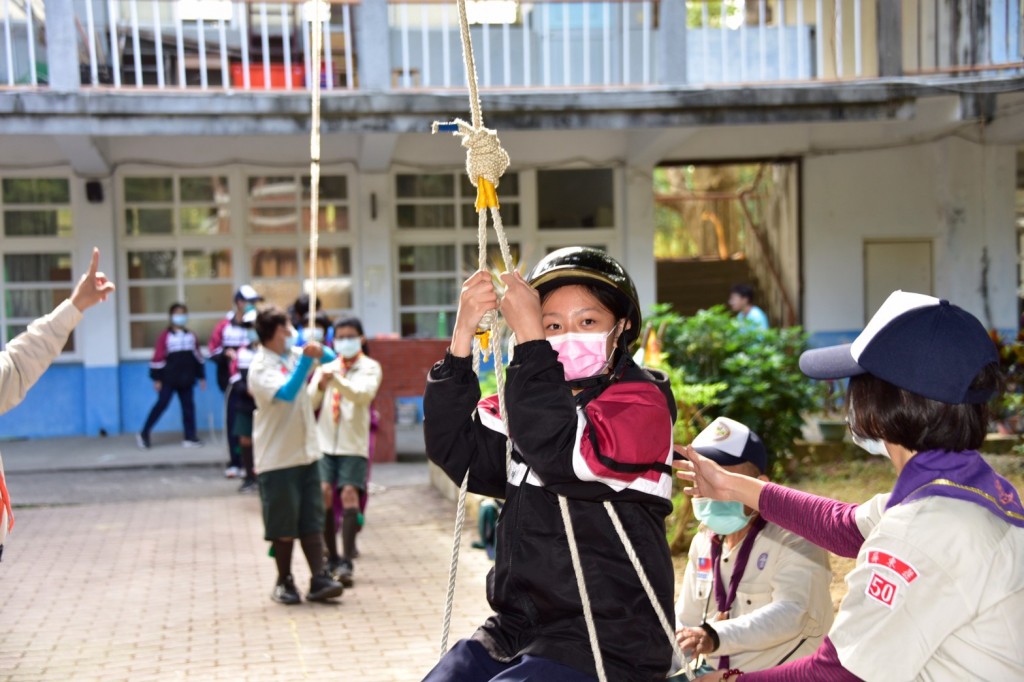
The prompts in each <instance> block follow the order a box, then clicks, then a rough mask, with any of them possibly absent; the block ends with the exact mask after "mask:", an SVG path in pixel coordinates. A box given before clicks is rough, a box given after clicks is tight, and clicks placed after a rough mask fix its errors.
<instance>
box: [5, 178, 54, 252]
mask: <svg viewBox="0 0 1024 682" xmlns="http://www.w3.org/2000/svg"><path fill="white" fill-rule="evenodd" d="M0 187H2V190H0V198H2V202H0V203H2V205H3V234H4V236H5V237H70V236H71V234H72V232H71V230H72V226H71V206H70V203H71V197H70V188H69V185H68V181H67V180H66V179H64V178H4V179H3V181H2V182H0Z"/></svg>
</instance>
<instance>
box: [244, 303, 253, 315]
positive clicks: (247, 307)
mask: <svg viewBox="0 0 1024 682" xmlns="http://www.w3.org/2000/svg"><path fill="white" fill-rule="evenodd" d="M253 310H256V306H255V305H253V304H252V303H249V304H248V305H246V306H245V312H247V313H251V312H252V311H253Z"/></svg>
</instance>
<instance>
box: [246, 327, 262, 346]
mask: <svg viewBox="0 0 1024 682" xmlns="http://www.w3.org/2000/svg"><path fill="white" fill-rule="evenodd" d="M246 336H248V337H249V343H258V342H259V340H260V335H259V334H257V333H256V330H255V329H249V330H247V331H246Z"/></svg>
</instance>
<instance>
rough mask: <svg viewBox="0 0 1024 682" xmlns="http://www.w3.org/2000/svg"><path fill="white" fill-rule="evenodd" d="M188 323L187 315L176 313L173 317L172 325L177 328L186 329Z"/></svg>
mask: <svg viewBox="0 0 1024 682" xmlns="http://www.w3.org/2000/svg"><path fill="white" fill-rule="evenodd" d="M187 323H188V315H186V314H185V313H175V314H174V315H171V324H173V325H174V326H175V327H184V326H185V325H186V324H187Z"/></svg>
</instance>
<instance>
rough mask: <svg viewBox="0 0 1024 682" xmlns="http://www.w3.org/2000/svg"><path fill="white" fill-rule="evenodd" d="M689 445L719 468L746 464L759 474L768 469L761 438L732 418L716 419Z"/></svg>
mask: <svg viewBox="0 0 1024 682" xmlns="http://www.w3.org/2000/svg"><path fill="white" fill-rule="evenodd" d="M690 445H691V446H692V447H693V449H694V450H696V451H697V452H699V453H700V454H701V455H703V456H704V457H707V458H708V459H710V460H711V461H712V462H715V463H717V464H720V465H722V466H727V467H728V466H735V465H737V464H743V463H744V462H750V463H751V464H753V465H754V466H756V467H757V469H758V471H760V472H761V473H762V474H763V473H765V471H766V470H767V469H768V451H767V450H765V447H764V443H763V442H761V437H760V436H758V435H757V434H756V433H754V432H753V431H751V430H750V427H748V426H747V425H746V424H741V423H740V422H738V421H736V420H735V419H729V418H728V417H719V418H718V419H716V420H715V421H713V422H711V423H710V424H709V425H708V426H707V428H705V429H704V430H703V431H701V432H700V433H698V434H697V437H696V438H694V439H693V442H692V443H690Z"/></svg>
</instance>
